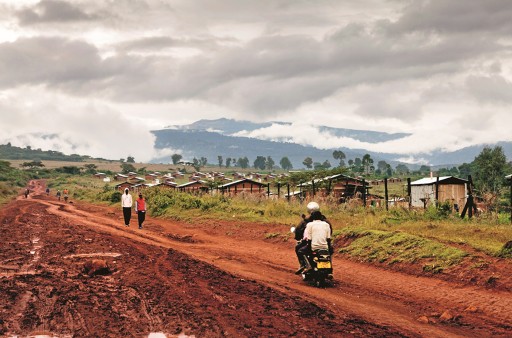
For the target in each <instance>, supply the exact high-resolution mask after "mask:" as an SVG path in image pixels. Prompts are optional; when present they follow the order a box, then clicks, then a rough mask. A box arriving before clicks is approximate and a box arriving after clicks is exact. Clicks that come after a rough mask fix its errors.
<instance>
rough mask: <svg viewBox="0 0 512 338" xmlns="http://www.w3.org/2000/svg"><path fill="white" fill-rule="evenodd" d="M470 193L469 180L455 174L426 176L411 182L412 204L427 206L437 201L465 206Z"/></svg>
mask: <svg viewBox="0 0 512 338" xmlns="http://www.w3.org/2000/svg"><path fill="white" fill-rule="evenodd" d="M467 195H468V180H465V179H462V178H458V177H454V176H440V177H425V178H422V179H419V180H417V181H414V182H411V206H413V207H424V208H425V207H426V206H427V205H429V204H434V203H436V201H437V202H441V203H442V202H446V201H448V202H450V203H452V204H454V205H455V204H457V205H458V206H459V207H460V206H464V205H465V204H466V201H467Z"/></svg>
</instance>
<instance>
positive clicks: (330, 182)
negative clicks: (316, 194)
mask: <svg viewBox="0 0 512 338" xmlns="http://www.w3.org/2000/svg"><path fill="white" fill-rule="evenodd" d="M331 186H332V179H330V180H329V186H328V187H327V195H330V194H331Z"/></svg>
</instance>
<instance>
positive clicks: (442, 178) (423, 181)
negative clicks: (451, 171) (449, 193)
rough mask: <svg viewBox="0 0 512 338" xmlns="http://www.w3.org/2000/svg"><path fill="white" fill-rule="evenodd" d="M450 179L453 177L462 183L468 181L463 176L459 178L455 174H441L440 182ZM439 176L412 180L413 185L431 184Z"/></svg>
mask: <svg viewBox="0 0 512 338" xmlns="http://www.w3.org/2000/svg"><path fill="white" fill-rule="evenodd" d="M449 179H453V180H455V181H460V182H461V183H467V180H464V179H462V178H457V177H453V176H439V182H443V181H446V180H449ZM436 182H437V177H425V178H422V179H419V180H417V181H414V182H411V185H430V184H436Z"/></svg>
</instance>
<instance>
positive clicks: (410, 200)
mask: <svg viewBox="0 0 512 338" xmlns="http://www.w3.org/2000/svg"><path fill="white" fill-rule="evenodd" d="M411 195H412V190H411V178H410V177H407V196H409V209H411V207H412V196H411Z"/></svg>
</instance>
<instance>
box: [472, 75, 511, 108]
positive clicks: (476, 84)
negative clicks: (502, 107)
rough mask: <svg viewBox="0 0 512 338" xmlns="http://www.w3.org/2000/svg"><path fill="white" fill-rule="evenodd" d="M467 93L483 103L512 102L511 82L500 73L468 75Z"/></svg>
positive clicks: (507, 103) (508, 103)
mask: <svg viewBox="0 0 512 338" xmlns="http://www.w3.org/2000/svg"><path fill="white" fill-rule="evenodd" d="M466 88H467V90H468V93H469V94H470V95H471V96H472V97H474V98H475V99H476V100H477V101H479V102H481V103H485V104H496V103H499V104H506V105H510V104H512V96H511V95H510V93H512V82H510V81H508V80H507V79H505V78H504V77H502V76H500V75H493V76H469V77H468V78H467V79H466Z"/></svg>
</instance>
